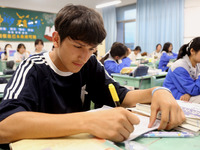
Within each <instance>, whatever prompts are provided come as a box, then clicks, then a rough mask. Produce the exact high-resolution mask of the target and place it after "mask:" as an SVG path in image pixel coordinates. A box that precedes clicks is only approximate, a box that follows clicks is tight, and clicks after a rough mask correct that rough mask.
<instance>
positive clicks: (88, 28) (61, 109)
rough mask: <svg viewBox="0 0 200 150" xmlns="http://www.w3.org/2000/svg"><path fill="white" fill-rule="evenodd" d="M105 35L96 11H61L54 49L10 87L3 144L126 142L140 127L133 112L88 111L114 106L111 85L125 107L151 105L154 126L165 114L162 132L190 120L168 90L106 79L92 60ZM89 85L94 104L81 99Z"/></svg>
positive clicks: (0, 107) (3, 109)
mask: <svg viewBox="0 0 200 150" xmlns="http://www.w3.org/2000/svg"><path fill="white" fill-rule="evenodd" d="M105 36H106V32H105V29H104V26H103V20H102V18H101V16H100V15H99V14H98V13H97V12H95V11H94V10H93V9H89V8H87V7H85V6H80V5H67V6H65V7H64V8H62V9H61V10H60V11H59V13H58V14H57V16H56V19H55V32H54V33H53V36H52V39H53V44H54V46H55V50H54V51H51V52H48V53H41V54H37V55H32V56H31V57H29V58H28V59H26V60H24V61H23V62H22V63H21V64H20V65H19V67H18V68H17V70H16V72H15V73H14V75H13V77H12V78H11V80H10V81H9V83H8V84H7V87H6V88H5V93H4V97H3V100H2V102H1V104H0V121H1V122H0V143H9V142H12V141H16V140H20V139H27V138H49V137H62V136H69V135H73V134H78V133H90V134H92V135H94V136H97V137H99V138H104V139H109V140H112V141H123V140H125V139H127V138H128V137H129V135H130V133H131V132H132V131H133V130H134V125H135V124H138V123H139V119H138V118H137V117H136V116H135V115H134V114H133V113H131V112H129V111H128V110H126V109H124V108H122V107H118V108H113V109H111V110H104V111H99V112H83V111H85V110H88V109H89V107H90V106H89V104H90V101H91V100H93V102H94V103H95V104H101V105H104V104H105V105H109V106H114V102H113V100H112V97H111V95H110V92H109V89H108V85H109V84H110V83H112V84H113V85H114V86H115V88H116V91H117V93H118V96H119V99H120V104H121V106H124V107H132V106H134V105H135V104H136V103H138V102H140V103H151V108H152V109H151V117H150V123H149V127H151V126H152V125H153V123H154V121H155V119H156V113H157V112H158V110H160V111H162V119H161V124H160V127H159V129H171V128H173V127H176V126H178V125H179V124H181V123H182V122H183V121H184V120H185V116H184V114H183V112H182V110H181V108H180V107H179V106H178V104H177V102H176V100H175V99H174V98H173V96H172V94H171V93H170V92H169V91H167V90H164V89H156V88H151V89H146V90H135V91H129V90H127V89H126V88H125V87H122V86H120V85H119V84H118V83H117V82H115V81H114V80H113V79H112V78H111V77H110V76H108V75H107V74H106V72H105V70H104V67H103V66H102V64H101V63H99V61H97V59H96V57H95V56H94V55H92V54H93V52H94V51H95V50H96V47H97V45H98V44H100V43H101V42H102V41H103V40H104V38H105ZM84 86H86V87H87V88H86V89H87V93H88V97H89V99H81V98H80V96H81V93H82V89H83V87H84ZM153 90H154V94H153V95H152V91H153ZM169 116H170V117H169ZM169 118H170V119H169Z"/></svg>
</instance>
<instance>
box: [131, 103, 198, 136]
mask: <svg viewBox="0 0 200 150" xmlns="http://www.w3.org/2000/svg"><path fill="white" fill-rule="evenodd" d="M177 102H178V104H179V105H180V107H181V108H182V110H183V112H184V114H185V117H186V121H185V122H184V123H183V124H181V125H180V126H179V128H177V129H178V130H182V128H183V130H184V129H186V130H189V131H191V132H196V133H197V132H199V131H200V104H196V103H189V102H184V101H181V100H177ZM150 107H151V106H150V105H147V104H139V103H138V104H136V107H134V108H129V109H131V110H132V111H135V112H138V113H142V114H145V115H148V116H150V114H151V108H150ZM160 117H161V113H160V112H159V113H158V115H157V118H158V119H160Z"/></svg>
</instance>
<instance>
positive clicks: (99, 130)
mask: <svg viewBox="0 0 200 150" xmlns="http://www.w3.org/2000/svg"><path fill="white" fill-rule="evenodd" d="M90 113H91V114H90V117H89V118H88V119H89V122H90V123H89V133H90V134H92V135H95V136H97V137H99V138H104V139H108V140H111V141H114V142H121V141H124V140H126V139H127V138H128V137H129V135H130V134H131V133H132V132H133V130H134V126H133V125H137V124H139V122H140V120H139V118H138V117H137V116H135V115H134V114H133V113H131V112H130V111H128V110H126V109H124V108H122V107H116V108H113V109H110V110H103V111H97V112H90Z"/></svg>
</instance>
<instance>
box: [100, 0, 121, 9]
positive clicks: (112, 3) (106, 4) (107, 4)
mask: <svg viewBox="0 0 200 150" xmlns="http://www.w3.org/2000/svg"><path fill="white" fill-rule="evenodd" d="M119 3H121V1H120V0H119V1H112V2H108V3H103V4H99V5H96V8H103V7H107V6H111V5H116V4H119Z"/></svg>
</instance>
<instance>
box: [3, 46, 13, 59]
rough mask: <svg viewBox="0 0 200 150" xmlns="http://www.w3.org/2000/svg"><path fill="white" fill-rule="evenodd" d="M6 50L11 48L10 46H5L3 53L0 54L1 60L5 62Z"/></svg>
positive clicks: (6, 57)
mask: <svg viewBox="0 0 200 150" xmlns="http://www.w3.org/2000/svg"><path fill="white" fill-rule="evenodd" d="M8 48H12V45H11V44H6V45H5V48H4V53H2V54H1V60H7V59H8V56H7V49H8Z"/></svg>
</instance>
